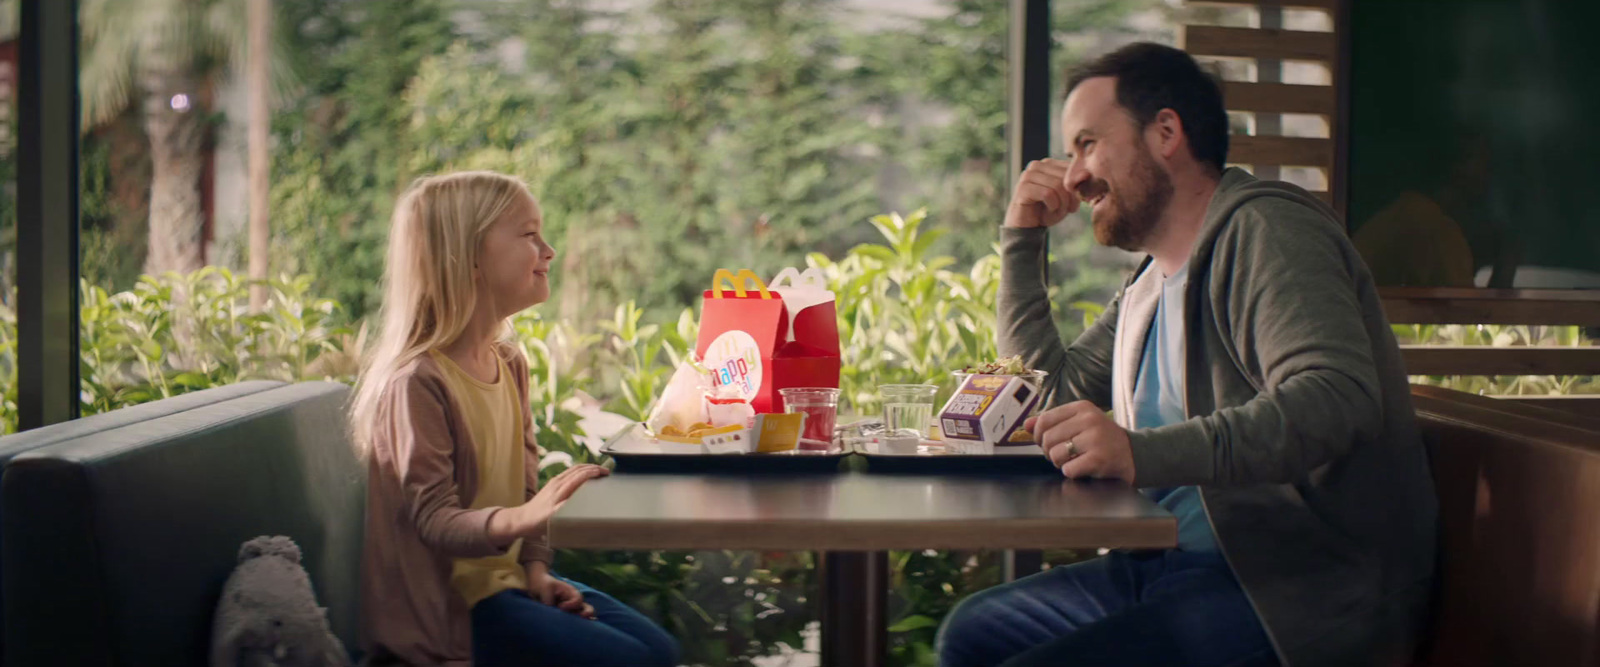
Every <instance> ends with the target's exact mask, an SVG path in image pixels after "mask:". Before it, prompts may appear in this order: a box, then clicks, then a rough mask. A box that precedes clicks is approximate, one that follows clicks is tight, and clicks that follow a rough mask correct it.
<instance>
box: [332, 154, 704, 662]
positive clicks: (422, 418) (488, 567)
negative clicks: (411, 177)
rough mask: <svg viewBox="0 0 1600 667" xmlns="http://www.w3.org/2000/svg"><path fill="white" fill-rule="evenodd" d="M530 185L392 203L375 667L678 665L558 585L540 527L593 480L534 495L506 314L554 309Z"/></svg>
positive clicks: (357, 416)
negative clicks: (545, 306) (547, 304)
mask: <svg viewBox="0 0 1600 667" xmlns="http://www.w3.org/2000/svg"><path fill="white" fill-rule="evenodd" d="M543 222H544V221H543V219H542V216H541V213H540V211H539V206H538V203H537V202H535V201H534V199H533V196H532V195H530V194H529V193H528V190H527V187H526V186H524V185H523V184H522V183H521V182H520V181H518V180H516V179H514V178H511V177H508V176H503V175H500V174H494V173H487V172H466V173H456V174H449V175H445V176H435V177H429V178H424V179H421V180H419V181H417V182H416V183H415V184H413V185H412V186H411V188H410V190H408V191H407V192H406V193H405V195H404V196H403V197H401V199H400V202H399V203H398V204H397V205H396V206H395V211H394V220H393V225H392V229H391V230H390V234H389V256H388V265H387V269H386V271H387V274H386V276H385V287H384V289H385V292H384V301H383V315H382V318H383V324H382V329H381V330H380V332H379V334H378V335H379V338H378V343H377V346H376V349H375V351H374V353H373V355H372V357H371V358H370V359H369V360H368V362H367V365H366V367H365V368H364V370H363V372H362V376H361V380H360V382H359V383H357V389H356V397H355V403H354V405H353V407H352V410H351V425H352V427H353V430H354V432H355V438H356V442H357V443H358V446H359V447H360V448H361V453H362V455H363V456H364V457H365V458H366V460H367V461H368V470H369V472H370V481H369V482H368V491H367V527H366V547H365V553H364V554H363V562H362V582H361V583H362V602H363V607H364V609H363V612H362V618H363V622H364V628H363V644H364V645H365V648H366V649H367V651H368V652H369V653H370V654H371V657H372V664H396V663H399V664H411V665H441V664H442V665H471V664H475V665H479V666H480V667H483V666H491V665H585V666H591V665H617V666H618V667H623V666H626V667H651V666H655V665H661V666H670V665H674V664H676V659H677V644H676V642H674V641H673V639H672V638H671V637H670V636H668V635H667V634H666V633H665V632H663V631H662V630H661V629H660V628H658V627H656V626H655V625H654V624H652V623H651V622H650V621H649V620H647V619H646V618H645V617H644V616H642V615H640V614H639V613H638V612H636V611H634V610H632V609H629V608H628V607H627V606H624V605H623V604H621V603H619V602H617V601H616V600H614V599H612V598H610V597H607V596H606V595H605V594H603V593H599V592H597V591H595V590H593V589H591V588H589V587H587V586H584V585H583V584H580V583H577V582H575V581H570V580H567V579H563V578H561V577H559V576H557V575H555V574H554V573H552V572H551V571H550V546H549V539H548V536H547V533H546V522H547V520H548V519H549V518H550V517H551V515H553V514H554V513H555V511H556V509H557V508H559V507H560V506H561V504H562V503H564V502H565V501H566V500H567V498H568V497H569V496H571V495H572V493H573V491H576V490H577V488H578V487H579V486H580V485H582V484H583V483H584V482H586V481H588V480H591V479H594V478H596V477H601V476H604V475H605V474H606V470H605V469H604V468H601V467H599V466H593V465H580V466H575V467H572V468H569V469H568V470H566V471H565V472H562V473H561V474H560V475H558V476H557V477H556V478H555V479H553V480H551V482H550V484H549V485H547V486H546V487H545V488H544V489H538V470H539V461H538V456H537V454H536V453H535V452H536V450H535V445H534V426H533V415H532V412H531V411H530V409H529V405H528V362H527V360H526V359H525V358H524V357H523V356H522V354H521V353H520V352H519V351H518V350H517V348H515V347H513V346H511V345H510V344H508V343H505V342H503V341H501V340H500V338H501V337H502V336H503V335H504V334H505V332H506V318H508V317H510V316H511V315H513V314H515V313H516V312H518V311H520V310H523V309H525V308H528V307H530V306H532V305H534V304H537V303H540V302H543V301H544V300H546V299H547V298H549V296H550V282H549V280H550V262H551V260H553V259H554V258H555V249H554V248H552V247H550V244H549V243H548V242H546V241H545V239H544V238H543V236H542V234H541V231H542V227H543Z"/></svg>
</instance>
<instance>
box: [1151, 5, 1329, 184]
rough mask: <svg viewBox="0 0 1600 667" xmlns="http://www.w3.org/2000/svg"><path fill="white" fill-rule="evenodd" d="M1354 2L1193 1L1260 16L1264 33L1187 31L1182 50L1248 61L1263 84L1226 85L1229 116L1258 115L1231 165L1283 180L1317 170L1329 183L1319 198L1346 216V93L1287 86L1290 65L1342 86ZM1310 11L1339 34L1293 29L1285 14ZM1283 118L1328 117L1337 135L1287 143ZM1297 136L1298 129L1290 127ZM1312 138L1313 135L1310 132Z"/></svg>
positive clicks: (1235, 142) (1236, 141) (1238, 142)
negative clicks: (1344, 25)
mask: <svg viewBox="0 0 1600 667" xmlns="http://www.w3.org/2000/svg"><path fill="white" fill-rule="evenodd" d="M1346 1H1348V0H1190V2H1189V4H1194V5H1213V6H1223V7H1234V8H1254V9H1256V10H1257V12H1258V14H1257V17H1258V18H1259V21H1257V23H1258V25H1260V27H1258V28H1238V27H1230V26H1218V25H1185V26H1183V28H1182V31H1181V33H1180V36H1179V43H1180V44H1181V45H1182V47H1183V48H1184V49H1185V50H1186V51H1188V52H1189V53H1190V54H1192V55H1195V56H1199V57H1203V58H1204V57H1216V58H1247V59H1251V60H1254V61H1255V64H1256V74H1257V76H1258V77H1259V78H1258V80H1256V81H1226V82H1224V83H1223V102H1224V104H1225V105H1226V106H1227V108H1228V110H1229V111H1233V112H1247V113H1250V114H1253V118H1254V121H1255V122H1254V123H1253V127H1254V129H1253V131H1252V135H1253V136H1252V135H1239V134H1236V135H1234V136H1233V138H1232V145H1231V146H1230V147H1229V150H1228V162H1229V163H1231V164H1237V165H1248V166H1249V167H1250V168H1251V169H1252V170H1253V171H1255V173H1256V175H1258V176H1260V177H1262V178H1268V179H1276V178H1280V175H1281V174H1282V168H1283V167H1312V168H1316V169H1320V170H1321V171H1322V172H1323V174H1324V175H1325V176H1326V182H1327V188H1326V190H1328V191H1330V192H1317V193H1315V194H1316V195H1317V196H1318V197H1320V198H1322V200H1323V201H1326V202H1328V203H1329V204H1330V205H1332V206H1333V207H1334V209H1336V210H1339V211H1341V212H1342V211H1343V202H1342V201H1339V198H1338V194H1339V193H1341V192H1343V189H1342V186H1343V184H1342V182H1341V178H1342V177H1341V175H1340V172H1339V169H1338V165H1339V164H1340V160H1341V159H1342V158H1341V157H1340V148H1339V145H1340V144H1339V142H1340V141H1341V140H1342V137H1340V136H1339V128H1341V127H1343V124H1342V119H1341V115H1340V111H1339V105H1340V99H1339V94H1338V88H1336V87H1335V86H1329V85H1309V84H1307V83H1305V82H1299V83H1285V82H1283V79H1282V76H1283V74H1284V73H1285V68H1284V67H1283V63H1284V62H1285V61H1300V62H1314V63H1320V64H1322V65H1324V66H1325V67H1327V69H1328V71H1329V72H1330V73H1332V74H1334V77H1333V78H1334V80H1335V81H1338V80H1339V78H1338V74H1339V72H1340V71H1341V58H1342V56H1341V51H1340V37H1341V34H1340V32H1339V30H1340V25H1339V24H1340V22H1341V21H1342V20H1343V16H1344V11H1343V9H1344V7H1343V3H1344V2H1346ZM1286 8H1294V9H1309V10H1316V11H1321V12H1325V13H1327V14H1328V15H1329V17H1330V19H1331V23H1332V25H1333V31H1332V32H1314V31H1307V30H1289V29H1285V27H1286V26H1285V24H1284V20H1285V16H1284V11H1283V10H1284V9H1286ZM1282 114H1311V115H1317V116H1321V117H1322V118H1323V119H1324V120H1326V121H1327V123H1328V128H1330V130H1332V135H1333V136H1332V137H1331V138H1317V137H1288V136H1283V133H1284V131H1285V123H1284V119H1283V118H1282ZM1289 129H1290V130H1291V131H1292V129H1293V128H1292V125H1291V127H1290V128H1289ZM1307 133H1308V134H1309V133H1310V132H1307Z"/></svg>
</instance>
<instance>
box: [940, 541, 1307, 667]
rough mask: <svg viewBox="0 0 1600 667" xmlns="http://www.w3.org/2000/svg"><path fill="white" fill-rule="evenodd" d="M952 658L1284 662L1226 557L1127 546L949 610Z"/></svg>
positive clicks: (947, 665) (1234, 666)
mask: <svg viewBox="0 0 1600 667" xmlns="http://www.w3.org/2000/svg"><path fill="white" fill-rule="evenodd" d="M937 650H938V652H939V664H940V665H943V666H944V667H992V666H994V665H1005V667H1033V666H1035V665H1038V666H1044V665H1050V666H1051V667H1066V666H1089V665H1092V666H1100V665H1117V666H1119V667H1127V666H1130V665H1193V666H1195V667H1246V666H1248V667H1267V666H1270V665H1277V664H1278V660H1277V657H1276V655H1275V654H1274V653H1273V650H1272V645H1271V642H1270V640H1268V639H1267V635H1266V632H1265V631H1264V630H1263V629H1262V626H1261V621H1260V619H1258V618H1256V614H1255V610H1254V609H1252V608H1251V606H1250V600H1249V599H1248V598H1246V597H1245V594H1244V591H1243V590H1242V589H1241V588H1239V583H1238V581H1236V580H1235V579H1234V578H1233V573H1232V572H1230V571H1229V569H1228V565H1227V563H1226V562H1225V561H1224V560H1223V558H1222V556H1221V555H1219V554H1215V553H1193V552H1184V551H1179V550H1177V549H1169V550H1165V551H1140V552H1121V551H1114V552H1112V553H1111V554H1110V555H1107V556H1102V557H1100V558H1096V559H1094V560H1090V561H1085V562H1082V563H1077V564H1074V565H1069V566H1065V567H1058V568H1053V569H1051V570H1047V571H1045V572H1041V573H1039V574H1036V575H1033V576H1030V577H1027V578H1025V579H1020V580H1017V581H1015V582H1012V583H1009V584H1005V585H1003V586H996V587H994V588H991V589H989V590H986V591H983V592H982V593H979V594H977V595H974V596H972V597H970V598H968V599H967V600H965V601H963V602H962V603H961V604H960V605H957V606H956V608H955V609H954V610H953V611H951V612H950V615H949V617H948V618H946V619H945V623H944V627H942V628H940V630H939V639H938V642H937Z"/></svg>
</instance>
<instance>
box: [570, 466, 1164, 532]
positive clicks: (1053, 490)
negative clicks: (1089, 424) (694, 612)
mask: <svg viewBox="0 0 1600 667" xmlns="http://www.w3.org/2000/svg"><path fill="white" fill-rule="evenodd" d="M552 524H553V525H552V526H551V541H552V542H554V543H555V544H556V545H559V546H560V547H564V548H576V549H758V550H763V549H770V550H781V551H790V550H825V551H826V550H839V551H876V550H883V549H1058V548H1059V549H1072V548H1097V547H1114V548H1166V547H1172V546H1175V545H1176V544H1177V540H1178V528H1177V520H1176V519H1174V518H1173V516H1172V514H1170V513H1168V512H1167V511H1166V510H1165V509H1162V508H1161V507H1159V506H1157V505H1156V504H1155V503H1153V502H1151V501H1150V500H1149V499H1148V498H1146V497H1144V496H1143V495H1141V494H1139V493H1138V492H1136V491H1134V490H1133V489H1131V488H1129V487H1127V486H1126V485H1123V484H1121V483H1119V482H1077V481H1072V480H1066V479H1062V478H1057V477H1049V476H993V477H988V476H983V477H977V476H965V475H963V476H921V475H915V476H913V475H871V474H865V473H855V472H852V473H841V474H837V475H800V476H782V477H779V476H773V475H755V476H733V475H671V474H639V473H635V474H627V473H617V474H615V475H612V476H610V477H606V478H603V479H598V480H594V481H591V482H589V483H587V484H585V485H584V486H583V487H582V488H580V489H579V490H578V492H577V493H576V494H574V495H573V497H572V499H571V500H569V501H568V502H567V504H566V505H565V506H563V507H562V509H561V510H560V512H558V513H557V514H556V517H555V518H554V519H553V520H552Z"/></svg>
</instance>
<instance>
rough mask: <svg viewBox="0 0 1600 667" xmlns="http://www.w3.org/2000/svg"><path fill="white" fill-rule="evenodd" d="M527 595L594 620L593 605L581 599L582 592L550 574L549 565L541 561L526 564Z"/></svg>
mask: <svg viewBox="0 0 1600 667" xmlns="http://www.w3.org/2000/svg"><path fill="white" fill-rule="evenodd" d="M528 595H530V596H532V597H533V599H535V600H538V601H540V602H543V603H545V604H547V605H550V606H552V607H556V608H558V609H560V610H561V611H564V612H567V613H569V614H577V615H579V616H582V617H584V618H587V619H589V620H591V621H592V620H594V607H593V606H592V605H590V604H589V603H587V602H584V601H583V593H579V592H578V589H577V588H576V587H574V586H573V585H572V584H569V583H567V582H565V581H562V580H560V579H558V578H556V577H554V576H552V575H551V574H550V566H548V565H546V564H544V562H543V561H534V562H532V563H529V564H528Z"/></svg>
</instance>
